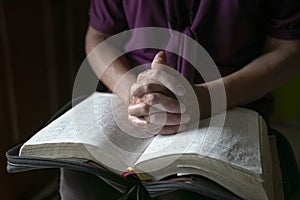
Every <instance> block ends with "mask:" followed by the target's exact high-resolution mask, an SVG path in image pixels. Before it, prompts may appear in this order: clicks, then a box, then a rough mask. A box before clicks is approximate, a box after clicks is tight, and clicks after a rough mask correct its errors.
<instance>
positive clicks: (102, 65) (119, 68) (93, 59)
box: [85, 27, 136, 104]
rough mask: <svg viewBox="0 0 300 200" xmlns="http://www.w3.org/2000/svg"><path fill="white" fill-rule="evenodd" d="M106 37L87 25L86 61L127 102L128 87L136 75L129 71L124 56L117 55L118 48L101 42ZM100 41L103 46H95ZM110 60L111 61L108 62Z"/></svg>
mask: <svg viewBox="0 0 300 200" xmlns="http://www.w3.org/2000/svg"><path fill="white" fill-rule="evenodd" d="M108 37H109V35H107V34H104V33H100V32H99V31H97V30H95V29H93V28H92V27H89V29H88V31H87V34H86V42H85V47H86V54H87V55H88V61H89V63H90V65H91V67H92V68H93V70H94V72H95V74H96V75H97V77H98V78H99V79H100V80H101V81H102V82H103V83H104V84H105V85H106V86H107V87H108V88H109V89H110V90H111V91H113V92H114V93H116V94H117V95H118V96H119V97H120V98H121V99H122V100H123V102H125V103H126V104H128V102H129V95H130V87H131V85H132V84H133V83H134V82H135V81H136V77H135V75H134V74H132V73H130V72H129V69H130V67H129V64H128V61H127V59H126V57H125V56H118V55H122V53H121V52H120V51H119V50H118V49H116V48H114V47H113V46H112V45H110V44H108V43H107V42H105V43H101V42H103V41H104V40H105V39H107V38H108ZM100 43H101V45H103V46H102V47H103V48H102V47H101V48H95V47H96V46H97V45H98V44H100ZM114 58H117V59H114ZM113 60H114V61H113ZM111 61H113V62H112V63H110V62H111ZM125 75H126V76H125Z"/></svg>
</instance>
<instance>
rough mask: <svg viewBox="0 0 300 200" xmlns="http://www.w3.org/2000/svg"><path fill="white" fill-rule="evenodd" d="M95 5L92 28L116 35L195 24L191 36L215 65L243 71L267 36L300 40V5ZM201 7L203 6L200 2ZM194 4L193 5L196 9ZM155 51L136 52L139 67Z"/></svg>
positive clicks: (236, 0)
mask: <svg viewBox="0 0 300 200" xmlns="http://www.w3.org/2000/svg"><path fill="white" fill-rule="evenodd" d="M195 2H198V3H195V4H194V0H187V1H182V0H178V1H176V0H149V1H148V0H92V2H91V7H90V25H91V26H92V27H94V28H95V29H97V30H99V31H101V32H105V33H109V34H116V33H119V32H121V31H124V30H128V29H133V28H138V27H164V28H172V29H174V30H178V31H183V30H184V29H185V28H186V27H187V26H191V24H192V23H193V22H194V21H196V20H197V19H195V18H197V16H196V15H197V12H199V13H200V14H199V18H200V20H198V21H200V22H196V24H195V25H194V27H193V29H194V32H195V34H196V37H195V36H194V35H189V34H188V35H189V36H191V37H193V38H194V39H198V42H199V43H200V44H201V45H202V46H203V47H204V48H205V49H206V50H207V51H208V53H209V54H210V55H211V57H212V58H213V60H214V61H215V63H216V64H217V66H222V67H234V68H241V67H243V66H245V65H246V64H247V63H249V62H250V61H252V60H253V59H254V58H256V57H257V56H259V55H260V54H261V51H262V45H263V44H264V40H265V37H266V36H267V35H268V36H271V37H275V38H280V39H296V38H298V39H299V38H300V1H299V0H217V1H213V0H200V1H195ZM199 2H200V3H199ZM193 5H194V6H193ZM156 52H157V51H155V50H152V51H148V50H147V51H139V52H136V53H135V55H132V56H133V57H135V59H136V60H137V61H138V62H139V63H145V62H151V60H152V59H153V56H154V54H155V53H156Z"/></svg>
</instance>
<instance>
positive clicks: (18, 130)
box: [0, 0, 89, 199]
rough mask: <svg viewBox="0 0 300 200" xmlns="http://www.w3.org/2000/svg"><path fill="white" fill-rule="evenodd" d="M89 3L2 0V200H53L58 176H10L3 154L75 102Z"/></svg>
mask: <svg viewBox="0 0 300 200" xmlns="http://www.w3.org/2000/svg"><path fill="white" fill-rule="evenodd" d="M88 7H89V1H87V0H76V1H74V0H73V1H72V0H26V1H24V0H0V128H1V129H0V134H1V140H0V155H1V157H0V159H1V160H0V163H1V166H0V167H1V168H0V198H1V199H45V198H46V197H48V198H49V199H52V197H53V196H55V194H54V195H52V196H51V194H52V191H54V190H56V189H57V183H58V171H57V170H40V171H31V172H24V173H18V174H7V173H6V158H5V151H6V150H7V149H9V148H11V147H13V146H15V145H17V144H19V143H22V142H24V141H25V140H26V139H28V138H29V137H30V136H31V135H32V134H33V133H35V132H36V131H37V130H38V129H40V128H41V127H42V126H43V125H44V124H45V123H46V122H47V120H48V119H49V118H50V117H51V116H52V115H53V114H54V113H55V112H56V111H57V110H58V109H59V108H60V107H61V106H63V105H64V104H65V103H67V102H68V101H69V100H71V95H72V87H73V81H74V79H75V76H76V73H77V70H78V68H79V67H80V64H81V63H82V61H83V60H84V58H85V53H84V36H85V32H86V29H87V24H88Z"/></svg>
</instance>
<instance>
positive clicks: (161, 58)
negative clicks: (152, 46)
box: [151, 51, 167, 68]
mask: <svg viewBox="0 0 300 200" xmlns="http://www.w3.org/2000/svg"><path fill="white" fill-rule="evenodd" d="M156 64H162V65H166V64H167V57H166V53H165V52H164V51H160V52H158V53H157V54H156V55H155V57H154V58H153V61H152V63H151V68H155V66H157V65H156Z"/></svg>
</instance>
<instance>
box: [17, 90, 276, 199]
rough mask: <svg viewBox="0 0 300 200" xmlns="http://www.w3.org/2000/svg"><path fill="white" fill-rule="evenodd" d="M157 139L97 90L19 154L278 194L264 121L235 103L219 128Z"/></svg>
mask: <svg viewBox="0 0 300 200" xmlns="http://www.w3.org/2000/svg"><path fill="white" fill-rule="evenodd" d="M208 124H209V119H207V120H202V121H200V123H199V128H198V129H197V130H188V131H183V132H180V133H177V134H174V135H169V136H161V135H157V136H152V135H149V134H147V133H146V132H143V131H142V130H141V129H140V128H136V127H134V126H132V125H130V123H129V122H128V120H127V110H126V108H125V106H124V105H123V104H122V102H121V101H120V100H119V98H118V97H117V96H115V95H113V94H106V93H97V92H96V93H94V94H93V95H91V96H90V97H88V98H87V99H85V100H84V101H82V102H81V103H79V104H78V105H76V106H74V107H73V108H72V109H70V110H69V111H67V112H66V113H64V114H63V115H62V116H60V117H59V118H57V119H56V120H54V121H53V122H52V123H50V124H49V125H48V126H46V127H45V128H43V129H42V130H40V131H39V132H38V133H36V134H35V135H34V136H33V137H32V138H31V139H29V140H28V141H27V142H26V143H25V144H24V145H23V146H22V147H21V150H20V152H19V154H20V157H29V156H30V157H43V158H53V159H60V158H64V159H68V158H72V159H73V158H81V159H86V160H90V161H93V162H94V163H97V165H99V166H101V167H105V168H107V169H108V170H110V171H112V172H114V173H117V174H120V175H121V174H122V173H123V172H125V171H127V170H128V169H131V170H134V171H135V172H136V173H138V174H143V175H144V176H143V177H144V178H145V177H146V179H147V181H157V180H161V179H163V178H165V177H168V176H170V175H180V174H196V175H200V176H203V177H206V178H208V179H210V180H213V181H214V182H216V183H218V184H219V185H221V186H223V187H224V188H226V189H228V190H229V191H231V192H232V193H234V194H236V195H237V196H239V197H241V198H243V199H273V198H274V197H273V183H272V160H271V153H270V146H269V141H268V134H267V129H266V125H265V123H264V121H263V119H262V118H261V117H260V116H259V115H258V114H257V113H256V112H254V111H251V110H248V109H244V108H233V109H231V110H228V111H227V113H226V120H225V123H224V127H223V129H222V132H221V133H216V132H215V131H214V128H213V127H212V128H210V129H208Z"/></svg>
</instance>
